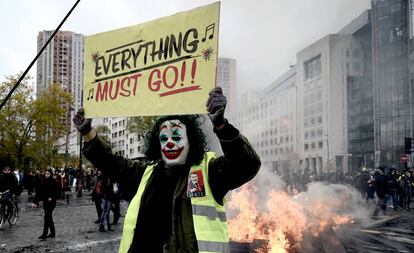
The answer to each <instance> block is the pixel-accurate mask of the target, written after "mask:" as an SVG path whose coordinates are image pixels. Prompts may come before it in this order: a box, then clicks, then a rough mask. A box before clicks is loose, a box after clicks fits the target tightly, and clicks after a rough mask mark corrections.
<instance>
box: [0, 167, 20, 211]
mask: <svg viewBox="0 0 414 253" xmlns="http://www.w3.org/2000/svg"><path fill="white" fill-rule="evenodd" d="M18 186H19V185H18V182H17V178H16V176H15V175H14V173H13V172H12V170H11V168H10V167H9V166H5V167H3V169H2V171H1V174H0V192H3V193H4V192H6V191H8V192H6V193H4V194H3V195H2V199H1V200H2V201H3V203H4V204H5V205H8V206H9V208H11V204H12V202H11V201H12V198H13V195H17V194H18V191H19V189H18Z"/></svg>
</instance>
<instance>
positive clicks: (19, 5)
mask: <svg viewBox="0 0 414 253" xmlns="http://www.w3.org/2000/svg"><path fill="white" fill-rule="evenodd" d="M75 2H76V0H59V1H56V0H13V1H5V0H3V1H1V3H0V24H2V25H1V30H2V38H1V40H0V82H2V81H4V80H5V76H7V75H12V74H17V73H20V72H22V71H24V70H25V69H26V67H27V66H28V65H29V63H30V62H31V61H32V60H33V58H34V57H35V55H36V53H37V52H36V50H37V39H36V38H37V33H38V32H39V31H42V30H54V29H55V28H56V27H57V25H58V24H59V23H60V21H61V20H62V19H63V17H64V16H65V15H66V13H67V12H68V11H69V9H70V8H71V7H72V5H73V4H74V3H75ZM212 2H216V1H213V0H145V1H144V0H117V1H114V0H81V2H80V3H79V5H78V6H77V8H76V9H75V10H74V12H73V13H72V15H71V16H70V17H69V19H68V20H67V21H66V23H65V24H64V25H63V27H62V28H61V30H65V31H73V32H77V33H82V34H85V35H90V34H94V33H99V32H105V31H109V30H112V29H116V28H121V27H126V26H130V25H135V24H140V23H143V22H146V21H151V20H154V19H157V18H160V17H163V16H168V15H172V14H175V13H177V12H181V11H187V10H191V9H193V8H196V7H199V6H203V5H206V4H209V3H212ZM370 2H371V1H370V0H222V1H221V13H220V34H219V57H228V58H233V59H236V61H237V85H238V92H239V94H242V93H243V92H245V91H247V90H248V89H262V88H264V87H266V86H268V85H269V84H271V83H272V82H273V81H274V80H276V79H277V78H278V77H279V76H280V75H281V74H283V73H284V72H285V71H287V70H288V69H289V66H290V65H292V64H295V63H296V53H297V52H299V51H300V50H302V49H304V48H306V47H307V46H309V45H311V44H312V43H313V42H315V41H317V40H319V39H321V38H322V37H324V36H326V35H328V34H332V33H336V32H338V31H339V30H340V29H341V28H342V27H344V26H345V25H346V24H348V23H349V22H350V21H351V20H352V19H354V18H355V17H357V16H358V15H359V14H360V13H362V12H363V11H364V10H366V9H368V8H370V5H371V3H370ZM29 73H30V74H31V75H32V77H35V73H36V65H34V66H33V67H32V69H31V70H30V72H29Z"/></svg>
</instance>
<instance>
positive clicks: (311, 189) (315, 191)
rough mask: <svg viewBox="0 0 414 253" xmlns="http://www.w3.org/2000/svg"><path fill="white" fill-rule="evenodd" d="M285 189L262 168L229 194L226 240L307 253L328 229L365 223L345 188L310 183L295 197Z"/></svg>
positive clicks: (363, 211)
mask: <svg viewBox="0 0 414 253" xmlns="http://www.w3.org/2000/svg"><path fill="white" fill-rule="evenodd" d="M288 189H289V187H287V186H286V184H285V183H284V181H283V180H282V178H281V177H279V176H278V175H276V174H274V173H273V172H272V170H270V169H269V168H267V167H262V168H261V170H260V172H259V174H258V175H257V176H256V177H255V178H254V179H253V180H252V181H251V182H249V183H247V184H246V185H244V186H242V187H240V188H239V189H237V190H235V191H233V192H232V193H231V195H230V196H229V204H228V207H229V210H228V212H227V214H228V218H229V222H228V223H229V233H230V238H232V240H234V241H250V242H251V241H252V240H254V239H255V238H257V239H263V240H266V241H268V242H269V245H271V248H272V249H274V250H276V249H280V250H281V252H297V250H299V249H301V248H302V249H304V247H305V248H307V249H310V248H309V247H312V245H311V244H312V243H309V242H311V241H312V240H313V239H312V238H314V237H315V236H316V237H318V236H319V235H320V233H322V232H324V231H328V230H327V229H331V227H336V226H338V225H341V224H346V223H350V222H352V221H357V222H360V223H362V224H364V223H367V222H369V221H370V219H369V217H370V212H371V210H370V209H369V208H367V206H365V204H364V201H363V200H362V198H361V194H360V193H359V192H358V191H357V190H356V189H355V188H353V187H352V186H350V185H345V184H329V183H326V182H312V183H309V184H308V185H307V189H306V191H302V192H300V193H294V192H292V191H290V192H289V191H288ZM268 252H273V251H268ZM308 252H318V251H317V250H311V251H308Z"/></svg>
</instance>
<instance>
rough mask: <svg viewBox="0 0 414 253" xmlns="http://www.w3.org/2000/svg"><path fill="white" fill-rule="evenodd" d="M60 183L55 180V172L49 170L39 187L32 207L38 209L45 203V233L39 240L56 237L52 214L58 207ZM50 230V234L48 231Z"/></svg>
mask: <svg viewBox="0 0 414 253" xmlns="http://www.w3.org/2000/svg"><path fill="white" fill-rule="evenodd" d="M60 190H61V189H60V187H59V183H58V182H57V181H56V180H55V179H54V178H53V171H52V170H51V169H48V170H46V171H45V173H44V178H43V180H42V182H41V183H40V185H39V188H38V191H36V195H35V197H34V200H33V204H32V207H38V206H39V202H40V201H43V210H44V211H45V216H44V226H43V233H42V235H41V236H39V239H41V240H45V239H46V238H48V237H49V238H53V237H55V234H56V233H55V225H54V223H53V217H52V212H53V210H54V209H55V207H56V200H57V199H58V198H59V196H60ZM49 229H50V234H48V231H49Z"/></svg>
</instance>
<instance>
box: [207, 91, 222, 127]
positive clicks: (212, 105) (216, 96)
mask: <svg viewBox="0 0 414 253" xmlns="http://www.w3.org/2000/svg"><path fill="white" fill-rule="evenodd" d="M226 105H227V98H226V97H225V96H224V95H223V90H222V89H221V87H215V88H214V89H212V90H211V91H210V93H209V98H208V100H207V111H208V116H209V117H210V120H211V122H212V123H213V126H215V127H219V126H222V125H223V124H224V123H226V121H227V120H226V119H225V118H224V111H225V109H226Z"/></svg>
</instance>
